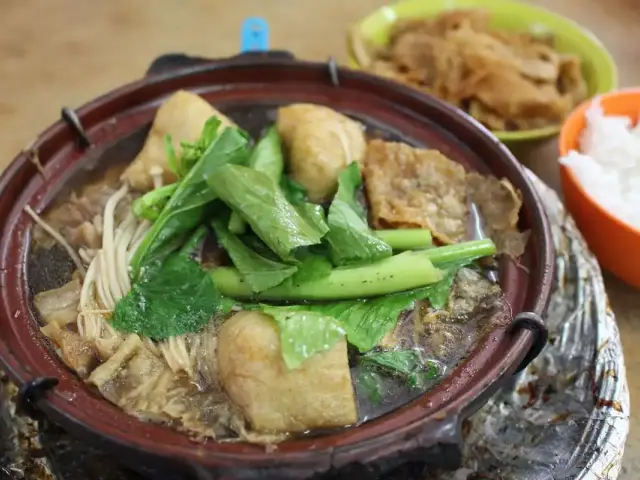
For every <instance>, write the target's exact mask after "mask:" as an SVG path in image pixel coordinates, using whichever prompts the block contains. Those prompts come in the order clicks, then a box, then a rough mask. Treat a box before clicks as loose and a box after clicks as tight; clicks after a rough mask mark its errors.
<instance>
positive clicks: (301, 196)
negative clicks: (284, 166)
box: [280, 175, 307, 205]
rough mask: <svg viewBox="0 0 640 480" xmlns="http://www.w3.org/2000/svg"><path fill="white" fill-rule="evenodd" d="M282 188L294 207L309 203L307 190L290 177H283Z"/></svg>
mask: <svg viewBox="0 0 640 480" xmlns="http://www.w3.org/2000/svg"><path fill="white" fill-rule="evenodd" d="M280 188H281V189H282V191H283V192H284V195H285V197H287V200H289V202H291V204H293V205H297V204H299V203H302V202H306V201H307V190H306V189H305V188H304V187H303V186H302V185H300V184H299V183H298V182H296V181H295V180H294V179H292V178H291V177H290V176H288V175H283V176H282V179H281V180H280Z"/></svg>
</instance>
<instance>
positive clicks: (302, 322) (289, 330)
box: [261, 305, 345, 369]
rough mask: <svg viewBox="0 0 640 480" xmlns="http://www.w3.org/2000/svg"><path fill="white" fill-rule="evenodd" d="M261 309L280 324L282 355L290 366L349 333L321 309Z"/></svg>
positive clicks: (295, 364)
mask: <svg viewBox="0 0 640 480" xmlns="http://www.w3.org/2000/svg"><path fill="white" fill-rule="evenodd" d="M261 308H262V311H263V312H264V313H266V314H267V315H270V316H271V317H273V319H274V320H275V321H276V323H277V324H278V328H279V329H280V346H281V349H282V358H283V359H284V363H285V364H286V365H287V367H288V368H290V369H294V368H298V367H299V366H300V365H302V363H303V362H304V361H305V360H306V359H308V358H310V357H311V356H313V355H315V354H316V353H320V352H324V351H327V350H330V349H331V348H333V346H334V345H335V344H336V343H337V342H338V340H340V338H342V337H343V336H344V334H345V332H344V329H343V328H342V326H341V325H340V323H339V322H338V321H337V320H336V319H335V318H332V317H330V316H327V315H323V314H321V313H318V312H311V311H304V310H297V311H292V310H290V309H288V308H287V307H272V306H269V305H262V306H261Z"/></svg>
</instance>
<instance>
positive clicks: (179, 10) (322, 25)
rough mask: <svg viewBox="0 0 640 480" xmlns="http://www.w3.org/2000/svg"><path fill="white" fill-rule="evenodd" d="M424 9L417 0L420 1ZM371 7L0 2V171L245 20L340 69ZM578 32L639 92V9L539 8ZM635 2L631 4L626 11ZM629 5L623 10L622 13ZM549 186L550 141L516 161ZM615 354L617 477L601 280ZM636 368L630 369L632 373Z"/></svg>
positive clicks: (233, 46)
mask: <svg viewBox="0 0 640 480" xmlns="http://www.w3.org/2000/svg"><path fill="white" fill-rule="evenodd" d="M425 1H428V0H425ZM386 3H389V2H384V1H381V0H324V1H318V0H295V1H294V0H269V1H265V0H233V1H230V2H222V1H221V0H92V1H83V0H75V1H74V0H3V1H2V3H1V5H0V125H1V126H2V129H1V130H0V167H2V168H4V167H5V166H6V165H7V164H8V163H9V162H10V161H11V159H12V158H13V157H14V156H15V154H16V153H17V152H19V151H20V150H21V149H22V148H23V147H25V146H27V145H28V144H29V142H30V141H31V140H32V139H33V137H34V135H35V134H36V133H38V132H39V131H41V130H42V129H43V128H45V127H46V126H47V125H49V124H50V123H51V122H53V121H54V120H56V119H57V117H58V115H59V112H60V107H61V106H63V105H65V106H70V107H77V106H79V105H81V104H82V103H84V102H86V101H88V100H89V99H91V98H93V97H95V96H97V95H99V94H102V93H104V92H106V91H107V90H110V89H112V88H114V87H116V86H119V85H121V84H123V83H126V82H129V81H131V80H134V79H136V78H138V77H140V76H141V75H142V74H143V72H144V70H145V67H146V66H147V64H148V63H149V61H150V60H151V59H153V58H154V57H156V56H157V55H159V54H161V53H166V52H170V51H181V52H188V53H191V54H199V55H204V56H226V55H231V54H234V53H237V50H238V47H239V26H240V23H241V22H242V20H243V19H244V18H245V17H247V16H250V15H258V16H263V17H264V18H266V19H267V21H268V22H269V24H270V27H271V34H272V35H271V45H272V47H273V48H282V49H288V50H291V51H293V52H294V53H295V54H296V55H297V56H299V57H301V58H306V59H317V60H326V59H327V57H328V56H329V55H333V56H334V57H336V59H337V60H338V61H345V60H346V57H345V50H344V44H345V40H344V33H345V30H346V28H347V27H348V26H349V25H350V24H351V23H353V22H354V21H356V20H357V19H358V18H360V17H362V16H363V15H365V14H366V13H367V12H369V11H371V10H373V9H374V8H377V7H379V6H381V5H383V4H386ZM536 3H539V4H541V5H544V6H547V7H549V8H553V9H555V10H557V11H559V12H560V13H562V14H564V15H567V16H570V17H572V18H573V19H575V20H576V21H577V22H579V23H581V24H583V25H585V26H587V27H588V28H590V29H591V30H592V31H593V32H595V33H596V35H598V36H599V37H600V38H601V40H602V41H603V42H604V43H605V44H606V45H607V46H608V47H609V48H610V50H611V51H612V52H613V54H614V56H615V58H616V60H617V62H618V65H619V68H620V78H621V83H622V85H623V86H631V85H634V84H640V48H639V47H637V38H636V37H637V35H636V34H634V32H638V25H639V24H640V9H639V8H638V5H637V3H636V2H635V1H634V0H607V1H606V2H601V1H598V0H563V1H562V2H559V1H552V0H539V1H538V2H536ZM634 4H635V5H634ZM634 7H635V8H634ZM516 153H517V154H518V155H519V157H520V159H521V160H522V161H523V163H525V164H527V165H528V166H529V167H530V168H532V169H533V170H534V171H535V172H536V173H537V174H538V175H539V176H540V177H542V178H543V179H544V180H545V181H547V182H548V183H549V184H550V185H551V186H553V187H554V188H557V187H558V173H557V161H556V154H555V143H554V142H553V141H551V142H546V143H543V144H540V145H537V146H534V147H531V148H529V149H528V150H527V151H523V152H516ZM606 283H607V288H608V292H609V295H610V297H611V304H612V306H613V309H614V311H615V313H616V315H617V317H618V323H619V325H620V330H621V333H622V341H623V344H624V346H625V354H626V363H627V374H628V376H629V383H630V390H631V404H632V406H633V409H634V411H636V412H639V413H638V414H636V415H634V416H632V421H631V434H630V436H629V441H628V443H627V450H626V455H625V467H624V469H623V473H622V475H621V476H620V478H621V479H624V480H631V479H632V478H638V475H639V474H638V471H640V348H638V345H640V328H638V327H639V326H640V325H638V324H636V325H634V322H638V323H640V294H639V292H638V291H634V290H632V289H631V288H629V287H627V286H625V285H624V284H622V283H621V282H620V281H618V280H616V279H614V278H612V277H611V276H606ZM636 370H638V371H637V372H636Z"/></svg>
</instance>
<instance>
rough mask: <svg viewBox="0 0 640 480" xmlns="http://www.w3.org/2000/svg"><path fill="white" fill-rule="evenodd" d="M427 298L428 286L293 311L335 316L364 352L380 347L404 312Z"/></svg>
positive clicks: (310, 306)
mask: <svg viewBox="0 0 640 480" xmlns="http://www.w3.org/2000/svg"><path fill="white" fill-rule="evenodd" d="M422 298H424V289H422V288H421V289H417V290H413V291H410V292H403V293H396V294H392V295H386V296H384V297H376V298H371V299H365V300H353V301H342V302H333V303H317V304H309V305H291V306H286V307H281V308H282V309H286V310H289V311H294V312H295V311H311V312H314V313H318V314H322V315H324V316H327V317H331V318H335V319H336V320H338V321H339V322H340V324H341V325H342V326H343V328H344V330H345V332H346V333H347V340H348V341H349V343H350V344H352V345H353V346H355V347H357V348H358V349H359V350H360V351H361V352H366V351H369V350H371V349H373V348H374V347H376V346H377V345H378V344H379V343H380V340H382V338H383V337H384V336H385V334H386V333H387V332H389V331H390V330H392V329H393V328H394V327H395V326H396V324H397V322H398V317H399V316H400V313H402V312H403V311H404V310H408V309H410V308H411V307H412V306H413V304H414V302H415V301H416V300H419V299H422Z"/></svg>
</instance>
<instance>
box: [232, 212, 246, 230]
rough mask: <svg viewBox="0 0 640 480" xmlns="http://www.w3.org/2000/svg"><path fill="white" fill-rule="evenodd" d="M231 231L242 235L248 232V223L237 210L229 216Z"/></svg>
mask: <svg viewBox="0 0 640 480" xmlns="http://www.w3.org/2000/svg"><path fill="white" fill-rule="evenodd" d="M229 231H230V232H231V233H233V234H235V235H242V234H244V233H246V232H247V224H246V223H245V221H244V220H243V219H242V217H241V216H240V215H238V214H237V213H236V212H232V213H231V217H230V218H229Z"/></svg>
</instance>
